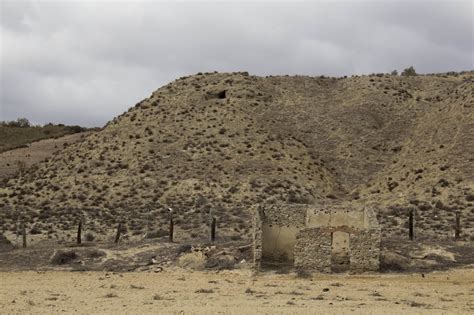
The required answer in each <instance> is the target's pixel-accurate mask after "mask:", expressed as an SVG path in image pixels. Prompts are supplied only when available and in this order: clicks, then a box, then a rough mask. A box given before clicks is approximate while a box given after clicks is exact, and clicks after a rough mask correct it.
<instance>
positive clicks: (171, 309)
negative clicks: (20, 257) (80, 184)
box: [0, 267, 474, 314]
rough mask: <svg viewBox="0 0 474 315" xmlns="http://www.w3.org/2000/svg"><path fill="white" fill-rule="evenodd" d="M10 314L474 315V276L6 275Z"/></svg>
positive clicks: (468, 272) (469, 272)
mask: <svg viewBox="0 0 474 315" xmlns="http://www.w3.org/2000/svg"><path fill="white" fill-rule="evenodd" d="M0 279H1V285H0V308H1V310H2V311H1V312H2V313H3V314H17V313H33V314H46V313H47V314H51V313H64V312H66V313H72V312H74V313H89V314H98V313H100V314H104V313H106V314H112V313H114V314H116V313H118V312H119V313H132V314H145V313H155V314H156V313H160V314H162V313H165V314H210V313H213V314H215V313H218V314H246V313H247V314H250V313H252V314H253V313H259V314H295V313H298V314H315V313H321V314H328V313H329V314H336V313H337V314H345V313H351V314H382V313H384V314H407V313H431V314H472V313H473V312H474V297H473V296H474V269H473V268H472V267H471V268H467V269H456V270H451V271H448V272H434V273H430V274H425V275H424V276H422V275H421V274H384V275H376V274H374V275H347V274H344V275H343V274H340V275H320V274H317V275H313V277H311V278H306V279H303V278H296V276H295V274H275V273H272V272H265V273H259V274H255V273H252V272H251V271H250V270H233V271H222V272H219V273H216V272H192V271H186V270H183V269H178V268H177V269H174V270H172V271H164V272H162V273H137V272H135V273H104V272H65V271H47V272H34V271H29V272H2V273H0Z"/></svg>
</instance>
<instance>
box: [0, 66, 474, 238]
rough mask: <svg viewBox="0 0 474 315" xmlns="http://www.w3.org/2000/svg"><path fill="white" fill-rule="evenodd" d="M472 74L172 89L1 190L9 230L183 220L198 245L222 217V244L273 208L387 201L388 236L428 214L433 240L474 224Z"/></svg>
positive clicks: (194, 81)
mask: <svg viewBox="0 0 474 315" xmlns="http://www.w3.org/2000/svg"><path fill="white" fill-rule="evenodd" d="M473 80H474V73H473V72H463V73H449V74H435V75H418V76H394V75H386V74H379V75H370V76H353V77H344V78H328V77H307V76H270V77H257V76H250V75H248V74H247V73H205V74H201V73H199V74H197V75H193V76H189V77H183V78H180V79H178V80H176V81H174V82H172V83H170V84H168V85H165V86H163V87H161V88H159V89H158V90H156V91H155V92H153V93H152V95H151V96H150V97H148V98H146V99H144V100H142V101H141V102H139V103H138V104H136V105H135V106H134V107H132V108H130V109H129V110H128V111H127V112H125V113H124V114H122V115H120V116H118V117H116V118H114V119H113V120H112V121H110V122H109V123H108V124H107V125H106V126H105V128H104V129H103V130H101V131H99V132H97V133H93V134H91V135H89V136H87V137H86V138H85V139H84V140H83V141H81V142H78V143H76V144H73V145H70V146H68V147H67V148H65V149H64V150H62V151H60V152H59V153H58V154H56V155H55V156H53V157H52V158H51V159H49V160H48V161H46V162H44V163H41V164H39V165H38V166H37V167H36V168H34V169H32V170H31V171H30V172H28V173H27V174H25V175H24V176H22V177H21V178H15V179H11V180H10V181H9V182H8V183H7V185H6V187H5V188H3V189H1V190H0V209H1V210H0V216H1V222H0V224H1V225H2V227H3V229H5V230H10V231H12V230H14V229H15V222H16V220H17V218H18V216H19V215H21V216H23V217H24V218H27V219H28V220H29V221H30V223H31V225H35V226H36V228H37V230H39V231H40V232H44V233H48V234H49V235H54V234H55V233H57V231H58V230H65V231H68V230H70V229H73V228H74V225H75V224H76V222H77V220H78V217H79V216H80V215H82V214H84V215H86V217H87V220H88V222H89V225H90V227H91V230H93V231H95V232H96V233H99V234H100V233H105V232H106V231H107V230H108V229H110V228H111V224H114V223H116V222H118V221H121V220H124V221H126V222H127V224H128V227H129V229H130V230H131V231H132V234H141V233H144V232H145V231H147V230H152V229H159V228H162V227H164V225H165V224H166V221H167V210H166V207H172V208H173V209H175V213H176V216H177V220H176V224H177V226H178V228H179V229H180V230H181V231H184V232H185V233H187V234H190V235H191V236H193V235H194V236H196V235H199V234H200V233H201V232H200V231H202V230H203V229H205V224H206V220H207V212H208V210H209V209H213V211H214V213H215V214H216V215H217V217H218V227H219V231H220V232H221V233H222V234H223V235H228V236H232V237H235V238H239V237H241V236H242V235H248V232H249V229H250V220H249V213H248V208H249V207H250V206H251V205H252V204H255V203H259V202H262V201H264V200H268V199H276V200H282V201H287V202H292V203H313V202H324V201H325V200H331V201H333V202H334V201H336V202H340V203H349V204H352V205H354V206H358V205H362V204H371V205H375V206H376V207H377V208H378V209H379V219H380V221H381V223H382V225H383V227H384V235H385V236H387V235H396V234H400V233H402V232H403V228H404V227H403V223H404V222H405V221H406V220H405V216H406V211H405V210H406V207H407V206H410V205H414V206H416V207H418V209H419V211H417V222H418V226H419V227H420V229H421V230H422V233H420V235H425V236H426V237H444V238H445V237H447V236H448V235H450V234H451V231H452V227H451V226H452V223H453V218H454V212H455V211H456V210H460V211H462V218H463V226H464V233H465V235H472V232H473V224H472V223H473V222H474V208H473V201H474V171H473V168H472V165H471V164H472V162H473V157H474V136H473V135H474V104H473V100H474V99H473V94H472V90H473Z"/></svg>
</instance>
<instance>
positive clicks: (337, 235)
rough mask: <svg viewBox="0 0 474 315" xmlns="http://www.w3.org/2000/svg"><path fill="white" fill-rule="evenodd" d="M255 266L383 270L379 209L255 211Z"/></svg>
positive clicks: (279, 208)
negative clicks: (377, 215) (375, 211)
mask: <svg viewBox="0 0 474 315" xmlns="http://www.w3.org/2000/svg"><path fill="white" fill-rule="evenodd" d="M253 210H254V211H253V213H254V215H253V238H254V263H255V264H256V266H257V267H260V266H262V265H266V266H271V265H274V266H275V265H276V266H281V265H293V266H294V267H296V268H300V269H305V270H312V271H320V272H337V271H345V270H350V271H356V272H361V271H370V270H372V271H375V270H378V269H379V256H380V226H379V224H378V222H377V218H376V216H375V213H374V211H373V209H371V208H367V207H366V208H363V209H357V210H354V209H349V208H346V207H344V206H336V205H302V204H265V205H259V206H256V207H255V208H254V209H253Z"/></svg>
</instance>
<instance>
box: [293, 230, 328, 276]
mask: <svg viewBox="0 0 474 315" xmlns="http://www.w3.org/2000/svg"><path fill="white" fill-rule="evenodd" d="M331 241H332V237H331V232H330V231H327V230H326V229H325V228H308V229H303V230H301V231H300V232H299V233H298V234H297V236H296V245H295V267H296V268H301V269H305V270H313V271H320V272H331V251H332V250H331Z"/></svg>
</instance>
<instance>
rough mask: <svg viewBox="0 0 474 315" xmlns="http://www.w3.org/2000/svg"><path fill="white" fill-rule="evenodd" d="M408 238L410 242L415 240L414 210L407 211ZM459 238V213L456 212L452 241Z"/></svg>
mask: <svg viewBox="0 0 474 315" xmlns="http://www.w3.org/2000/svg"><path fill="white" fill-rule="evenodd" d="M408 238H409V239H410V241H413V240H414V239H415V208H410V210H409V211H408ZM460 238H461V212H460V211H456V224H455V225H454V240H456V241H457V240H459V239H460Z"/></svg>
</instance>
